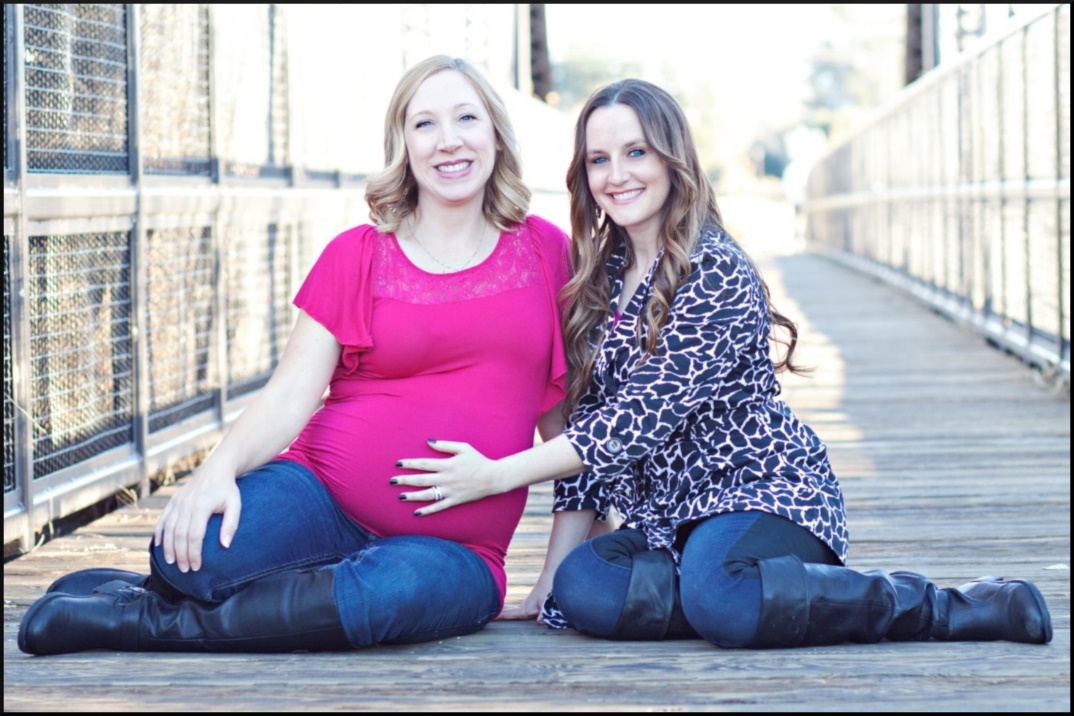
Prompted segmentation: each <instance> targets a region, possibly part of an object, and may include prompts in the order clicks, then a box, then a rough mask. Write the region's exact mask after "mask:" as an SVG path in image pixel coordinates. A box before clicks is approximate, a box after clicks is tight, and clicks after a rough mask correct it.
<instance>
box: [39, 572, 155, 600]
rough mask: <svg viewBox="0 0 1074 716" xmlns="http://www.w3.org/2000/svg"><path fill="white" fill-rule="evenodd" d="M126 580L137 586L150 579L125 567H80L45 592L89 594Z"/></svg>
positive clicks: (58, 580) (142, 585) (143, 585)
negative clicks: (111, 583)
mask: <svg viewBox="0 0 1074 716" xmlns="http://www.w3.org/2000/svg"><path fill="white" fill-rule="evenodd" d="M116 581H120V582H126V583H127V584H130V585H133V586H135V587H145V586H146V582H148V581H149V575H147V574H138V573H137V572H128V571H127V570H125V569H110V568H108V567H94V568H91V569H80V570H78V571H77V572H71V573H70V574H65V575H63V576H62V577H60V578H59V579H57V580H56V581H55V582H53V583H52V584H51V585H49V588H48V589H47V590H46V591H45V594H51V593H52V592H60V593H62V594H72V595H81V596H85V595H89V594H93V590H94V589H96V588H97V587H99V586H101V585H102V584H107V583H108V582H116Z"/></svg>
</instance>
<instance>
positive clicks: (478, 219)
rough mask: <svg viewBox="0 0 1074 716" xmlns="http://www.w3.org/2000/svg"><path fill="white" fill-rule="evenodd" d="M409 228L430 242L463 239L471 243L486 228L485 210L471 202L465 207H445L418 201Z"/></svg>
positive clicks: (447, 242)
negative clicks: (427, 238)
mask: <svg viewBox="0 0 1074 716" xmlns="http://www.w3.org/2000/svg"><path fill="white" fill-rule="evenodd" d="M407 221H408V222H409V228H410V229H412V230H416V231H417V233H418V234H419V235H420V236H421V237H422V240H423V241H424V240H425V237H426V236H428V237H429V241H428V243H430V244H432V243H444V244H449V243H454V242H455V241H456V240H458V239H462V240H463V241H466V242H467V243H469V242H470V241H472V240H473V239H474V237H476V236H478V235H479V234H481V232H482V230H483V229H484V228H485V224H486V219H485V212H484V211H483V210H482V207H481V204H480V203H479V202H478V203H471V204H467V205H466V206H463V207H445V206H440V205H433V206H425V205H422V203H421V202H420V200H419V202H418V208H417V209H416V210H415V211H414V213H413V214H411V215H410V218H409V219H407Z"/></svg>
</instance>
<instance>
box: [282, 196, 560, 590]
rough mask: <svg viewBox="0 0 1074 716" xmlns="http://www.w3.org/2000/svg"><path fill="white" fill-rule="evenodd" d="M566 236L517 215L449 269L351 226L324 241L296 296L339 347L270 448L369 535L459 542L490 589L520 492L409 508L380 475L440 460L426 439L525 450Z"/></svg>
mask: <svg viewBox="0 0 1074 716" xmlns="http://www.w3.org/2000/svg"><path fill="white" fill-rule="evenodd" d="M568 271H569V258H568V253H567V237H566V235H565V234H564V233H563V232H562V231H561V230H560V229H558V228H556V227H555V226H554V225H552V224H550V223H549V222H547V221H545V220H543V219H540V218H538V217H533V216H531V217H529V218H528V219H527V220H526V223H525V225H524V226H522V227H520V229H519V230H518V231H516V232H515V233H503V234H501V235H500V238H499V241H498V243H497V245H496V248H495V249H494V250H493V252H492V254H491V255H490V256H489V257H488V258H487V259H486V260H485V261H483V262H481V263H480V264H478V265H476V266H472V267H469V268H466V269H463V270H462V271H458V272H455V273H450V274H433V273H428V272H426V271H424V270H422V269H420V268H418V267H417V266H415V265H414V264H413V263H411V262H410V260H409V259H407V257H406V255H405V254H404V253H403V251H402V249H400V248H399V244H398V242H397V240H396V238H395V236H393V235H384V234H380V233H378V232H377V231H376V229H375V228H374V227H372V226H367V225H364V226H359V227H356V228H354V229H350V230H349V231H345V232H343V233H342V234H340V235H339V236H337V237H336V238H335V239H333V240H332V241H331V242H330V243H329V244H328V246H327V247H326V248H325V250H324V252H323V253H322V254H321V256H320V258H319V259H318V260H317V262H316V264H315V265H314V266H313V268H312V269H311V271H310V273H309V276H307V278H306V280H305V282H304V283H303V285H302V287H301V288H300V289H299V291H298V294H297V295H296V296H295V301H294V303H295V305H296V306H298V307H299V308H301V309H302V310H303V311H305V312H306V313H308V314H309V315H310V316H311V317H312V318H313V319H314V320H316V321H317V322H318V323H320V324H321V325H323V326H324V327H325V328H327V329H328V330H329V331H331V332H332V334H333V335H334V336H335V337H336V339H337V340H338V341H339V342H340V344H341V345H342V346H343V352H342V354H341V356H340V360H339V364H338V365H337V366H336V370H335V373H334V374H333V376H332V380H331V383H330V385H329V395H328V397H327V398H326V400H325V402H324V405H323V406H322V407H321V408H320V409H319V410H318V411H317V412H316V413H315V414H314V415H313V417H312V418H311V419H310V422H309V424H308V425H307V426H306V427H305V429H304V430H303V431H302V433H301V434H300V435H299V436H298V438H296V439H295V441H294V442H293V443H292V444H291V446H290V448H289V449H288V450H287V451H286V452H285V453H283V455H282V456H281V457H284V458H285V459H288V460H294V461H295V462H298V463H301V464H303V465H305V466H306V467H308V468H309V469H310V470H312V471H313V473H314V474H316V475H317V477H318V478H320V480H321V482H322V483H324V485H325V486H326V487H327V488H328V490H329V491H330V492H331V493H332V495H333V497H334V498H335V499H336V501H337V502H338V503H339V504H340V506H341V507H342V508H343V510H344V511H345V512H346V513H347V514H348V515H349V516H350V517H351V518H352V519H354V520H355V521H356V522H358V524H360V525H362V526H363V527H365V528H366V529H368V530H369V531H370V532H372V533H373V534H375V535H377V536H380V537H388V536H394V535H430V536H434V537H442V538H444V539H449V540H454V541H456V542H460V543H462V544H464V545H466V546H468V547H470V548H471V549H473V550H474V551H475V552H476V553H477V554H478V555H480V556H481V558H482V559H484V560H485V562H486V563H487V564H488V566H489V569H490V570H492V574H493V577H494V578H495V580H496V582H497V584H498V585H499V587H500V598H501V604H502V600H503V597H504V595H505V593H506V586H507V577H506V574H505V572H504V556H505V555H506V553H507V546H508V544H509V543H510V541H511V537H512V535H513V534H514V530H515V527H517V525H518V521H519V519H521V517H522V511H523V509H524V508H525V505H526V496H527V489H526V488H520V489H518V490H514V491H512V492H508V493H505V494H502V495H497V496H494V497H489V498H486V499H484V500H479V501H477V502H472V503H469V504H466V505H460V506H457V507H452V508H451V509H450V510H445V511H444V512H441V513H437V514H433V515H426V516H424V517H415V516H414V510H415V509H417V508H418V507H420V506H421V505H424V504H428V503H424V502H403V501H401V500H400V499H399V494H400V493H401V492H403V491H409V490H413V489H414V488H409V487H403V486H393V485H389V484H388V480H389V479H390V478H391V477H392V476H393V475H398V474H402V473H403V470H401V469H400V468H397V467H396V466H395V463H396V461H398V460H401V459H404V458H420V457H436V458H442V457H445V455H444V454H443V453H438V452H436V451H434V450H432V449H431V448H430V447H429V446H428V445H427V444H426V440H427V439H429V438H432V439H435V440H457V441H463V442H468V443H470V444H471V445H473V446H474V447H475V448H477V449H478V450H480V451H481V452H482V453H483V454H484V455H486V456H487V457H490V458H500V457H503V456H506V455H509V454H511V453H514V452H518V451H520V450H524V449H526V448H529V447H532V446H533V442H534V430H535V428H536V424H537V418H538V417H539V416H540V414H541V413H543V412H545V411H546V410H548V409H549V408H551V407H553V406H554V405H555V404H556V403H558V402H559V401H560V400H562V399H563V397H564V376H565V374H566V358H565V356H564V352H563V341H562V336H561V333H560V328H559V301H558V299H557V295H558V292H559V289H560V288H561V287H562V286H563V284H564V283H566V281H567V278H568Z"/></svg>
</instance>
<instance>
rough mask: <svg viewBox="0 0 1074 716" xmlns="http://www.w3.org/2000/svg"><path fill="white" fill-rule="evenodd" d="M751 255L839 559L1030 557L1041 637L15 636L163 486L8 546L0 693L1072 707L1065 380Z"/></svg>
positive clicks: (532, 527) (929, 566) (140, 518)
mask: <svg viewBox="0 0 1074 716" xmlns="http://www.w3.org/2000/svg"><path fill="white" fill-rule="evenodd" d="M760 263H761V265H762V268H763V270H764V271H765V275H766V277H767V278H768V280H769V283H770V284H771V285H772V289H773V292H774V296H775V298H776V300H777V305H779V306H780V307H781V308H782V309H783V310H784V311H785V312H788V313H790V314H792V315H793V316H795V317H796V318H797V319H798V320H799V321H800V326H801V329H802V333H803V344H802V353H801V355H802V357H803V359H805V361H806V362H807V363H810V364H812V365H814V366H816V371H815V372H814V373H813V375H812V376H810V377H808V378H796V377H791V378H789V379H788V380H787V381H786V396H787V398H788V400H789V402H790V403H791V405H792V407H793V408H794V409H795V410H796V411H797V412H798V413H799V414H800V415H801V416H802V417H804V418H805V419H806V420H808V421H809V422H810V423H811V424H812V425H813V426H814V427H815V428H816V430H817V431H818V433H819V434H820V435H821V437H822V438H824V439H825V440H826V441H827V442H828V444H829V446H830V449H831V457H832V460H833V463H834V465H835V467H836V470H837V473H838V474H839V476H840V478H841V480H842V483H843V487H844V491H845V494H846V499H847V503H848V510H849V521H850V530H851V545H852V546H851V556H850V564H851V566H852V567H855V568H858V569H872V568H881V569H889V570H890V569H910V570H915V571H919V572H923V573H925V574H927V575H929V576H930V577H932V578H933V579H935V580H936V581H937V582H939V583H940V584H941V585H944V586H955V585H958V584H961V583H963V582H965V581H967V580H969V579H971V578H974V577H978V576H981V575H984V574H997V575H1004V576H1008V577H1025V578H1029V579H1031V580H1033V581H1035V582H1036V583H1037V584H1038V585H1039V586H1040V588H1041V590H1042V592H1043V593H1044V595H1045V597H1046V599H1047V600H1048V603H1049V606H1050V608H1051V614H1052V619H1053V623H1054V627H1055V639H1054V641H1053V642H1052V643H1051V644H1049V645H1047V646H1036V645H1021V644H1012V643H1005V642H994V643H940V642H929V643H910V644H907V643H888V642H885V643H882V644H878V645H843V646H835V647H825V648H804V649H790V650H772V651H736V650H721V649H718V648H715V647H713V646H711V645H709V644H707V643H705V642H700V641H685V642H683V641H678V642H658V643H652V642H645V643H630V644H626V643H613V642H606V641H601V640H596V639H591V638H587V637H584V636H581V635H578V634H576V633H572V632H553V631H549V630H547V629H545V628H544V627H541V626H538V625H536V624H535V623H532V622H528V623H517V622H494V623H493V624H491V625H490V626H489V627H488V628H487V629H485V630H484V631H482V632H481V633H478V634H475V635H472V636H467V637H462V638H454V639H449V640H445V641H441V642H435V643H430V644H424V645H414V646H399V647H379V648H373V649H368V650H363V651H355V652H349V653H338V654H312V655H311V654H297V655H296V654H291V655H190V654H120V653H112V652H104V651H98V652H89V653H82V654H74V655H70V656H60V657H49V658H35V657H29V656H26V655H24V654H22V653H21V652H19V650H18V648H17V646H16V632H17V628H18V622H19V619H20V617H21V616H22V614H23V613H24V612H25V610H26V608H27V607H28V606H29V605H30V604H31V603H32V601H33V600H34V599H35V598H37V597H38V596H39V595H41V594H42V593H43V592H44V590H45V588H46V587H47V585H48V584H49V582H50V581H51V580H52V579H54V578H55V577H57V576H59V575H60V574H62V573H65V572H68V571H71V570H74V569H79V568H83V567H88V566H105V565H109V566H117V567H124V568H129V569H137V570H144V569H145V568H146V558H145V551H144V549H145V545H146V544H147V541H148V539H149V535H150V534H151V530H152V526H153V524H154V522H155V520H156V517H157V515H158V514H159V511H160V509H161V507H162V506H163V505H164V503H165V501H166V499H167V497H168V495H169V494H171V492H172V491H173V490H174V487H166V488H162V489H161V490H159V491H158V492H156V493H154V494H153V495H152V496H149V497H147V498H145V499H143V500H141V501H140V502H139V503H138V504H137V505H133V506H128V507H126V508H123V509H121V510H119V511H117V512H114V513H112V514H109V515H107V516H106V517H103V518H101V519H98V520H97V521H95V522H92V523H91V524H88V525H86V526H84V527H82V528H80V529H78V530H77V532H75V533H73V534H70V535H67V536H65V537H61V538H58V539H55V540H53V541H51V542H48V543H46V544H44V545H43V546H41V547H39V548H38V549H37V550H35V551H33V552H31V553H30V554H28V555H24V556H22V557H20V558H18V559H15V560H13V561H11V562H9V563H7V564H6V565H5V567H4V708H5V710H8V711H31V710H32V711H75V710H77V711H89V710H92V711H158V710H189V711H201V710H206V711H208V710H226V711H246V710H249V711H263V710H268V711H297V710H412V711H427V710H436V711H455V710H458V711H623V710H653V711H687V710H691V711H693V710H697V711H700V710H713V711H730V710H735V711H777V710H778V711H936V710H940V711H973V712H980V711H1018V712H1021V711H1061V712H1069V711H1070V572H1069V564H1070V445H1069V442H1070V401H1069V393H1068V392H1067V391H1062V392H1057V391H1055V390H1053V389H1050V388H1049V387H1048V386H1047V385H1042V384H1039V383H1038V382H1035V381H1034V378H1033V374H1032V373H1031V371H1029V370H1028V369H1027V368H1026V367H1025V366H1024V365H1022V364H1021V363H1019V362H1018V361H1017V360H1015V359H1014V358H1011V357H1010V356H1007V355H1005V354H1002V353H1000V352H998V351H995V350H993V349H991V348H989V347H987V346H986V345H985V344H984V342H983V341H982V339H980V338H978V337H975V336H973V335H970V334H969V333H967V332H966V331H964V330H962V329H960V328H959V327H958V326H956V325H954V324H952V323H950V322H949V321H947V320H945V319H943V318H941V317H939V316H937V315H935V314H933V313H931V312H930V311H928V310H927V309H925V308H923V307H922V306H921V305H919V304H917V303H916V302H914V301H913V300H912V299H910V298H909V297H907V296H905V295H903V294H900V293H898V292H896V291H894V290H892V289H889V288H887V287H885V286H882V285H880V284H878V283H875V282H874V281H872V280H870V279H868V278H865V277H863V276H861V275H858V274H855V273H852V272H850V271H849V270H847V269H846V268H844V267H842V266H841V265H839V264H837V263H835V262H833V261H830V260H828V259H825V258H823V257H820V256H816V255H811V254H801V255H786V256H777V255H773V256H768V257H763V258H762V260H761V261H760ZM550 494H551V491H550V489H549V488H548V487H546V486H541V487H538V488H535V489H534V490H533V491H532V495H531V499H530V503H529V506H528V509H527V512H526V515H525V518H524V520H523V522H522V525H521V526H520V528H519V531H518V533H517V535H516V537H515V539H514V542H513V543H512V547H511V551H510V555H509V561H508V576H509V580H510V594H509V598H512V599H519V598H521V596H522V595H524V594H525V593H527V592H528V590H529V587H530V585H532V583H533V580H534V578H535V577H536V575H537V573H538V572H539V570H540V565H541V560H542V557H543V546H544V539H545V533H546V532H545V531H546V529H547V527H548V525H549V522H550V519H549V516H548V510H549V505H550Z"/></svg>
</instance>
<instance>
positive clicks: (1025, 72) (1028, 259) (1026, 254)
mask: <svg viewBox="0 0 1074 716" xmlns="http://www.w3.org/2000/svg"><path fill="white" fill-rule="evenodd" d="M1028 47H1029V25H1026V26H1025V27H1023V28H1022V54H1021V62H1022V186H1023V188H1024V190H1025V194H1024V197H1025V198H1024V199H1023V200H1022V206H1023V209H1024V210H1023V212H1022V258H1023V260H1024V261H1025V271H1024V272H1023V273H1024V275H1025V279H1024V280H1025V286H1024V289H1025V300H1026V325H1025V341H1026V348H1027V350H1028V348H1029V347H1030V345H1032V343H1033V291H1032V290H1031V286H1030V280H1029V267H1030V266H1031V265H1032V259H1033V257H1032V255H1031V252H1030V250H1029V210H1030V208H1031V206H1032V201H1031V200H1030V198H1029V50H1028V49H1027V48H1028Z"/></svg>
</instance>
